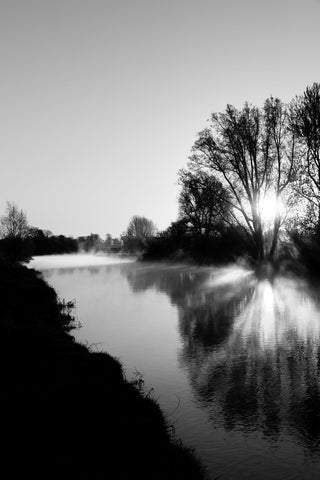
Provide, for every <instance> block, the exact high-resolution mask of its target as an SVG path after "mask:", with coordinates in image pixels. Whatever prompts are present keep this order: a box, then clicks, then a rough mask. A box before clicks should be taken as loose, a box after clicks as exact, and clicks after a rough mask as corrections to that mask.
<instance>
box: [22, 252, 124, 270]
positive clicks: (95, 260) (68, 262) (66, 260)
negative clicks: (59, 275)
mask: <svg viewBox="0 0 320 480" xmlns="http://www.w3.org/2000/svg"><path fill="white" fill-rule="evenodd" d="M131 261H132V260H130V259H122V258H119V257H117V256H106V255H94V254H90V253H77V254H71V255H70V254H66V255H42V256H35V257H33V258H32V260H30V262H29V263H28V266H29V267H31V268H35V269H36V270H37V269H39V270H49V269H57V268H82V267H91V266H103V265H113V264H118V263H128V262H131Z"/></svg>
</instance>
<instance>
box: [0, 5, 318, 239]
mask: <svg viewBox="0 0 320 480" xmlns="http://www.w3.org/2000/svg"><path fill="white" fill-rule="evenodd" d="M319 20H320V0H269V1H267V2H266V1H261V0H161V1H160V0H0V62H1V63H0V64H1V76H0V166H1V170H0V172H1V173H0V214H3V213H4V210H5V206H6V201H14V202H16V203H17V204H18V206H19V207H20V208H22V209H23V210H25V211H26V213H27V216H28V220H29V222H30V224H31V225H33V226H36V227H39V228H43V229H49V230H51V231H52V232H53V233H55V234H64V235H72V236H79V235H86V234H90V233H98V234H100V235H101V236H102V237H103V238H104V237H105V235H106V234H107V233H111V234H112V235H113V236H118V235H119V234H121V232H123V231H124V230H125V229H126V227H127V225H128V223H129V220H130V218H131V217H132V216H133V215H142V216H146V217H147V218H150V219H151V220H153V221H154V223H155V224H156V226H157V227H158V228H159V229H164V228H166V227H167V226H168V225H169V224H170V222H171V221H174V220H175V219H176V218H177V214H178V205H177V199H178V194H179V185H178V183H177V180H178V175H177V174H178V171H179V169H181V168H183V167H186V164H187V161H188V156H189V155H190V151H191V147H192V145H193V143H194V141H195V139H196V135H197V133H198V132H199V131H200V130H201V129H202V128H204V127H206V126H207V125H208V123H207V122H208V119H209V117H210V114H211V113H212V112H218V111H222V110H224V108H225V107H226V105H227V104H228V103H231V104H233V105H235V106H236V107H241V106H242V105H243V103H244V102H245V101H249V102H250V103H253V104H257V105H262V103H263V101H264V100H265V98H267V97H268V96H269V95H271V94H272V95H274V96H276V97H279V98H281V99H282V100H284V101H289V100H290V99H291V98H293V97H294V96H295V95H297V94H301V93H302V92H303V91H304V89H305V87H306V86H307V85H311V84H312V83H313V82H315V81H320V61H319V52H320V29H319Z"/></svg>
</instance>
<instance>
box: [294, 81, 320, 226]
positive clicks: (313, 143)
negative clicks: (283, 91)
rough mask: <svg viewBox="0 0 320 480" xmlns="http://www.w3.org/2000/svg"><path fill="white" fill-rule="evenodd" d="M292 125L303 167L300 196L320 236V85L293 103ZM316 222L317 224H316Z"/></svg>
mask: <svg viewBox="0 0 320 480" xmlns="http://www.w3.org/2000/svg"><path fill="white" fill-rule="evenodd" d="M292 125H293V128H294V130H295V132H296V135H297V137H298V140H299V146H300V149H301V163H300V172H299V177H298V181H297V184H296V187H297V193H298V194H299V195H300V196H301V197H302V198H304V199H305V200H306V201H307V204H308V211H309V215H308V217H309V220H311V221H313V223H314V226H315V230H316V231H318V233H320V84H319V83H314V84H313V85H312V86H311V87H307V88H306V90H305V92H304V93H303V95H301V96H300V97H296V99H295V100H294V101H293V102H292ZM313 218H314V220H313Z"/></svg>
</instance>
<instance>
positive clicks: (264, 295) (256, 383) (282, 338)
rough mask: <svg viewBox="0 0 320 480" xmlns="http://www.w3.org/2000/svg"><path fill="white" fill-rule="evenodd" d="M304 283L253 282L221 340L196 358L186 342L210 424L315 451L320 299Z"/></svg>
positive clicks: (318, 445) (319, 445) (319, 431)
mask: <svg viewBox="0 0 320 480" xmlns="http://www.w3.org/2000/svg"><path fill="white" fill-rule="evenodd" d="M305 287H306V286H305V285H303V284H302V283H300V284H299V283H297V282H294V281H289V280H285V279H281V278H279V279H276V280H275V282H274V283H273V284H271V283H270V282H267V281H265V282H259V283H258V284H257V286H256V288H255V291H254V294H253V296H252V298H251V300H250V302H249V303H248V304H247V305H246V306H245V308H244V309H243V311H242V312H241V313H240V314H239V315H237V316H236V317H235V320H234V324H233V326H232V329H231V332H230V334H229V336H228V338H226V339H225V340H224V342H222V343H220V344H219V345H217V346H216V347H215V348H214V349H212V350H211V352H210V354H209V355H207V356H206V357H205V358H204V356H203V357H202V358H201V359H200V360H199V358H195V357H193V356H192V355H190V354H189V351H188V350H189V347H188V344H187V347H186V343H185V342H184V345H183V353H182V355H181V361H182V363H183V364H184V365H186V366H187V367H188V372H189V375H190V381H191V383H192V386H193V388H194V390H195V392H196V395H197V398H198V399H199V401H200V402H201V404H202V405H203V406H205V408H207V409H208V411H209V416H210V418H211V419H212V421H213V423H214V424H215V425H217V424H219V423H222V424H223V425H224V426H225V428H227V429H240V430H244V431H254V430H257V429H258V430H261V431H262V432H263V433H264V434H265V435H266V436H268V437H271V438H274V439H277V438H278V436H279V435H280V433H286V434H288V433H291V434H294V435H295V436H298V437H299V442H302V443H303V445H304V446H305V447H308V448H309V449H310V450H311V451H312V450H313V451H314V450H317V451H319V450H320V421H319V407H320V402H319V378H320V377H319V374H320V371H319V359H320V357H319V345H318V344H319V339H320V315H319V310H318V298H317V297H315V296H314V295H313V294H312V292H310V291H307V290H306V288H305Z"/></svg>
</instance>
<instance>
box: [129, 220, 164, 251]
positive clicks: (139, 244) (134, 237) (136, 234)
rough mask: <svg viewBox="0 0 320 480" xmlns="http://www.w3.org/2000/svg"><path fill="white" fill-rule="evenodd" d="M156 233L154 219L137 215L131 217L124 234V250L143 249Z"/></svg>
mask: <svg viewBox="0 0 320 480" xmlns="http://www.w3.org/2000/svg"><path fill="white" fill-rule="evenodd" d="M155 233H156V227H155V225H154V223H153V222H152V220H149V219H148V218H145V217H140V216H138V215H135V216H133V217H132V218H131V220H130V222H129V225H128V228H127V231H126V232H125V234H124V235H122V241H123V247H124V250H127V251H129V252H132V253H133V252H135V251H139V250H143V249H144V248H145V246H146V243H147V240H148V239H150V238H151V237H152V236H153V235H155Z"/></svg>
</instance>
